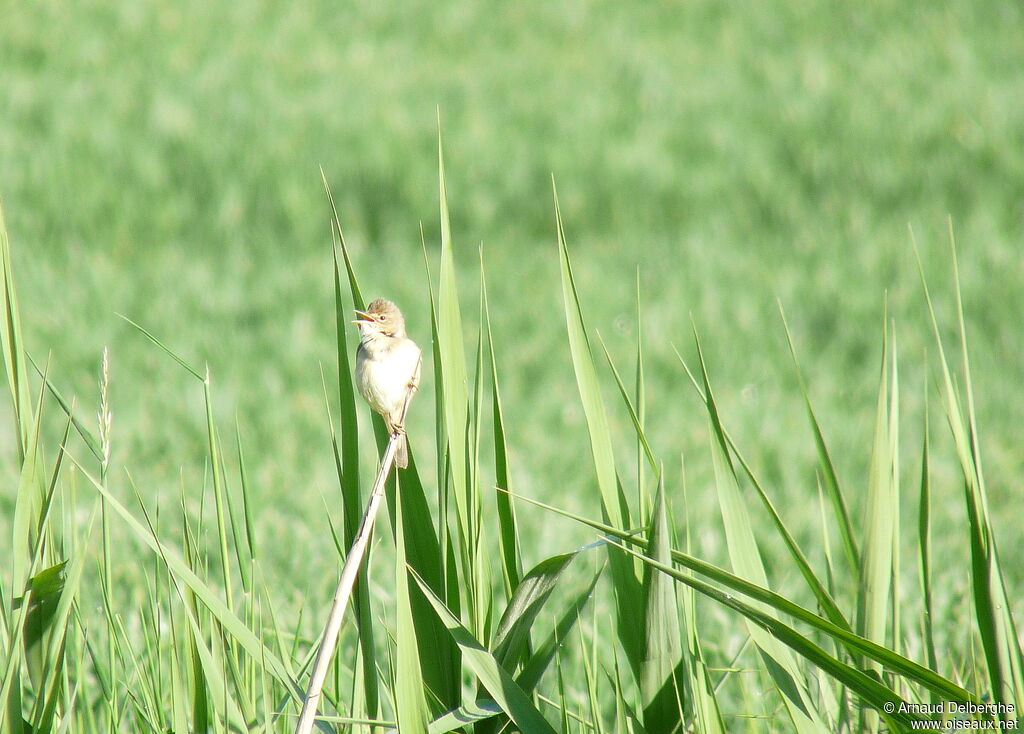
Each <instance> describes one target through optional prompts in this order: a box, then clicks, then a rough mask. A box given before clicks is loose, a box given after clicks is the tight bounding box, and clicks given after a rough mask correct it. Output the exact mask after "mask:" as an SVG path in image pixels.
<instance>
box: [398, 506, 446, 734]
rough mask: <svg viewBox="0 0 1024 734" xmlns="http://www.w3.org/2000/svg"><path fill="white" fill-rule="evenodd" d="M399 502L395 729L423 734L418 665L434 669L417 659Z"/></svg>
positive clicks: (424, 722) (425, 660)
mask: <svg viewBox="0 0 1024 734" xmlns="http://www.w3.org/2000/svg"><path fill="white" fill-rule="evenodd" d="M402 504H403V503H402V501H401V499H399V500H398V502H397V503H396V507H395V520H396V526H395V592H396V594H395V596H396V598H395V606H396V614H397V617H398V619H397V623H396V640H395V646H396V652H395V657H396V659H397V662H396V666H395V713H396V715H397V718H398V727H399V729H400V730H401V731H403V732H412V734H425V732H426V731H427V703H426V699H425V698H424V695H423V672H422V669H421V664H425V665H428V666H430V665H434V664H436V663H435V661H432V660H430V659H429V658H426V657H424V658H423V659H422V660H421V658H420V655H419V648H418V645H417V643H416V627H415V625H414V624H413V611H412V606H411V603H410V598H409V571H408V566H407V564H406V553H405V529H404V524H405V518H404V513H403V509H402Z"/></svg>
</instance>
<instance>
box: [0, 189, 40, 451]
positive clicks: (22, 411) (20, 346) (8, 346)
mask: <svg viewBox="0 0 1024 734" xmlns="http://www.w3.org/2000/svg"><path fill="white" fill-rule="evenodd" d="M0 279H2V281H0V290H2V291H3V292H2V293H0V347H2V348H3V352H4V365H5V366H6V368H7V384H8V386H9V387H10V390H11V401H12V405H13V407H14V434H15V435H16V436H17V437H18V460H19V462H20V463H24V462H25V457H26V456H27V455H28V451H29V445H30V443H31V441H30V434H31V428H32V424H33V423H34V421H33V417H32V388H31V386H30V385H29V381H28V369H27V362H26V359H25V356H26V352H25V345H24V342H23V339H22V334H21V315H20V313H19V312H18V296H17V292H16V289H15V284H14V267H13V265H12V262H11V245H10V240H9V239H8V235H7V221H6V220H5V219H4V207H3V202H2V201H0Z"/></svg>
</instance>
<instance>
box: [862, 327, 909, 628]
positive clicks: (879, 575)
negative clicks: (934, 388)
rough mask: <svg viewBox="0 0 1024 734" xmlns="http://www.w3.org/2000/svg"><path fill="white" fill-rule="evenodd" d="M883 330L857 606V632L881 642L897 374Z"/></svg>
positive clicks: (891, 530) (893, 495)
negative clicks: (892, 400) (892, 405)
mask: <svg viewBox="0 0 1024 734" xmlns="http://www.w3.org/2000/svg"><path fill="white" fill-rule="evenodd" d="M883 330H884V334H883V337H882V367H881V374H880V376H879V386H878V401H877V408H876V411H875V436H874V444H873V447H872V450H871V467H870V469H869V473H868V496H867V503H866V504H865V522H864V528H865V530H864V544H863V548H864V552H863V565H862V566H861V576H860V586H859V588H860V592H859V596H858V603H857V631H858V633H859V634H860V635H861V636H863V637H867V638H868V639H871V640H874V641H875V642H878V643H880V644H885V641H886V620H887V619H888V616H889V608H890V607H889V604H890V594H891V593H892V585H893V557H892V552H893V542H894V538H895V537H896V526H895V515H894V509H895V507H896V506H897V505H898V502H899V487H898V484H897V476H896V473H895V472H896V463H895V462H896V457H895V455H894V453H893V446H894V441H895V437H893V436H892V427H893V426H892V423H893V420H892V414H891V412H890V411H891V407H890V400H891V399H893V398H895V395H896V384H895V382H894V383H892V386H891V388H890V369H892V377H893V380H895V374H896V373H895V367H894V365H895V357H892V358H890V351H889V336H888V328H887V327H883ZM890 360H892V361H890ZM891 365H893V366H892V367H891Z"/></svg>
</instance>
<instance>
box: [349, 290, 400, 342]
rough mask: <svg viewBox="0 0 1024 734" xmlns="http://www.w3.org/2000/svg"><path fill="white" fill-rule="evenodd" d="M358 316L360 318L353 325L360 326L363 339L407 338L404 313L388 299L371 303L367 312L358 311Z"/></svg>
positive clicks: (379, 299) (380, 299)
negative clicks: (380, 337) (381, 337)
mask: <svg viewBox="0 0 1024 734" xmlns="http://www.w3.org/2000/svg"><path fill="white" fill-rule="evenodd" d="M356 314H357V315H358V316H359V318H358V319H356V320H355V321H353V322H352V323H353V324H357V325H358V326H359V333H360V334H362V336H363V337H371V338H372V337H377V336H383V337H394V338H397V339H401V338H403V337H404V336H405V319H404V318H402V312H401V311H399V310H398V306H396V305H395V304H394V303H392V302H391V301H389V300H387V299H386V298H378V299H376V300H374V301H371V302H370V305H369V306H367V307H366V310H365V311H360V310H359V309H356Z"/></svg>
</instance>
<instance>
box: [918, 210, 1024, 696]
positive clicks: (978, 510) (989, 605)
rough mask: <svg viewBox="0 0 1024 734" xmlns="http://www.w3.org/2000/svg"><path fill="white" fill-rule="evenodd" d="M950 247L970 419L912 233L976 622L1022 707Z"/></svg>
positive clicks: (1022, 659) (1005, 687)
mask: <svg viewBox="0 0 1024 734" xmlns="http://www.w3.org/2000/svg"><path fill="white" fill-rule="evenodd" d="M949 236H950V246H951V250H952V259H953V280H954V287H955V291H956V307H957V321H958V325H959V330H960V348H961V355H962V362H963V371H964V375H963V381H964V384H965V386H966V391H967V418H966V420H965V418H964V413H963V409H962V406H961V399H960V394H959V392H958V390H957V389H956V387H955V386H954V382H953V377H952V373H951V370H950V367H949V362H948V361H947V359H946V353H945V350H944V348H943V344H942V336H941V335H940V333H939V323H938V319H937V318H936V315H935V307H934V305H933V302H932V298H931V294H930V293H929V291H928V283H927V281H926V279H925V275H924V265H923V264H922V262H921V255H920V253H919V251H918V249H917V242H916V241H915V240H914V236H913V232H911V244H912V245H913V248H914V255H915V257H916V258H917V266H918V272H919V274H920V276H921V285H922V288H923V290H924V296H925V301H926V303H927V305H928V314H929V316H930V318H931V323H932V331H933V333H934V335H935V342H936V345H937V346H938V352H939V364H940V366H941V368H942V384H943V389H942V395H943V406H944V408H945V411H946V418H947V420H948V423H949V427H950V430H951V432H952V434H953V443H954V446H955V448H956V452H957V456H958V458H959V460H960V467H961V471H962V472H963V475H964V500H965V502H966V505H967V518H968V523H969V531H970V542H971V587H972V593H973V599H974V609H975V619H976V621H977V625H978V631H979V633H980V635H981V644H982V649H983V651H984V656H985V664H986V667H987V668H988V676H989V683H990V687H991V695H992V698H993V700H996V701H1002V702H1015V703H1016V705H1017V706H1018V707H1019V706H1020V705H1022V704H1021V702H1022V701H1024V654H1022V651H1021V645H1020V640H1019V637H1018V633H1017V629H1016V624H1015V622H1014V620H1013V616H1012V613H1011V609H1010V605H1009V599H1008V596H1007V593H1006V582H1005V579H1004V578H1003V573H1002V568H1001V566H1000V560H999V553H998V550H997V548H996V541H995V537H994V535H993V532H992V524H991V521H990V518H989V511H988V497H987V492H986V489H985V478H984V474H983V472H982V469H981V463H980V462H981V455H980V450H979V444H978V425H977V419H976V416H975V412H974V395H973V387H972V384H971V383H972V381H971V372H970V362H969V360H968V357H967V329H966V326H965V323H964V309H963V300H962V297H961V293H960V275H959V265H958V264H957V257H956V242H955V240H954V238H953V232H952V225H950V235H949Z"/></svg>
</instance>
